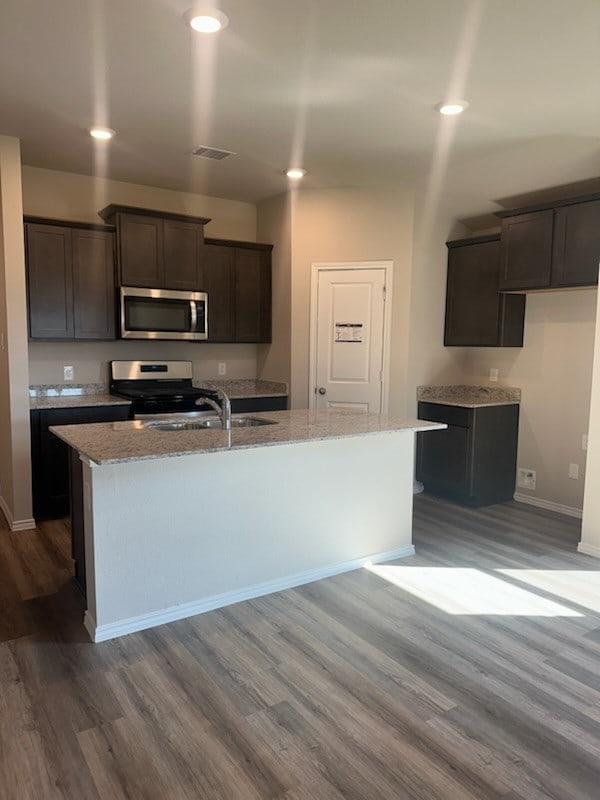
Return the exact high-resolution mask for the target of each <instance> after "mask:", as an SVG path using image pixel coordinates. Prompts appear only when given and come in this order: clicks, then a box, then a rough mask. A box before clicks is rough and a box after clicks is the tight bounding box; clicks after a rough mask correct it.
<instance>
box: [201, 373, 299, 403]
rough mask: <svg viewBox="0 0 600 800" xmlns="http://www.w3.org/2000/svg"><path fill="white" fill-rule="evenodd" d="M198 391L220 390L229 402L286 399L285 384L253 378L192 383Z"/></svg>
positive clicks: (286, 389)
mask: <svg viewBox="0 0 600 800" xmlns="http://www.w3.org/2000/svg"><path fill="white" fill-rule="evenodd" d="M194 386H197V387H198V388H199V389H222V390H223V391H224V392H225V393H226V394H227V396H228V397H229V398H230V399H231V400H240V399H242V398H253V397H287V395H288V387H287V384H286V383H278V382H276V381H259V380H255V379H254V378H237V379H231V380H228V381H227V380H210V381H209V380H201V379H197V380H195V381H194Z"/></svg>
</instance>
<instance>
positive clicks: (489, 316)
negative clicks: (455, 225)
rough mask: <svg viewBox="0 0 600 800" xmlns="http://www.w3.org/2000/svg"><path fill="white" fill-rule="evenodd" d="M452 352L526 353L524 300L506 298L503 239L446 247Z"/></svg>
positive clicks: (461, 241) (447, 340) (446, 337)
mask: <svg viewBox="0 0 600 800" xmlns="http://www.w3.org/2000/svg"><path fill="white" fill-rule="evenodd" d="M446 244H447V247H448V280H447V285H446V323H445V328H444V344H445V345H446V346H447V347H522V346H523V325H524V319H525V295H520V294H501V293H500V291H499V289H498V278H499V272H500V237H499V236H480V237H476V238H472V239H459V240H456V241H453V242H447V243H446Z"/></svg>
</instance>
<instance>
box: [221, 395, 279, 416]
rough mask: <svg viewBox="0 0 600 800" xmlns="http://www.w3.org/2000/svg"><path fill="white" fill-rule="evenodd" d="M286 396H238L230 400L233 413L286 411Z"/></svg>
mask: <svg viewBox="0 0 600 800" xmlns="http://www.w3.org/2000/svg"><path fill="white" fill-rule="evenodd" d="M287 405H288V399H287V397H238V398H234V399H233V400H232V401H231V410H232V412H233V413H234V414H241V413H249V412H252V411H255V412H256V411H286V410H287Z"/></svg>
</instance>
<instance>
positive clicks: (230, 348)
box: [29, 340, 256, 385]
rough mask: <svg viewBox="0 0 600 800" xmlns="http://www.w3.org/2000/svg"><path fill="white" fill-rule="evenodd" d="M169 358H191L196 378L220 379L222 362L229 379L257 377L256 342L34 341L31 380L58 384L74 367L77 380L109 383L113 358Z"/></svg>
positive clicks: (32, 343)
mask: <svg viewBox="0 0 600 800" xmlns="http://www.w3.org/2000/svg"><path fill="white" fill-rule="evenodd" d="M137 359H139V360H142V361H143V360H152V359H166V360H172V361H176V360H178V359H183V360H185V361H191V362H192V364H193V370H194V379H197V378H207V379H211V378H218V377H219V373H218V364H219V363H220V362H224V363H225V364H226V365H227V366H226V369H227V376H226V377H227V378H255V377H256V345H253V344H239V345H235V344H208V343H204V342H194V343H192V342H151V341H148V342H132V341H121V340H117V341H115V342H30V343H29V380H30V383H31V384H32V385H38V384H58V383H61V384H62V383H64V381H63V367H64V366H66V365H69V366H73V367H74V382H75V383H103V384H105V385H107V384H108V380H109V378H108V362H109V361H112V360H116V361H118V360H126V361H128V360H137Z"/></svg>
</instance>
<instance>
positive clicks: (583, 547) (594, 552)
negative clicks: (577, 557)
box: [577, 542, 600, 558]
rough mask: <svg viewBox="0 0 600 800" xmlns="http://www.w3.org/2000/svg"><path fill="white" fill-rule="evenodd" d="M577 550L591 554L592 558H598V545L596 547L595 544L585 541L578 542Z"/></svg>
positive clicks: (599, 555) (599, 556) (599, 553)
mask: <svg viewBox="0 0 600 800" xmlns="http://www.w3.org/2000/svg"><path fill="white" fill-rule="evenodd" d="M577 552H578V553H583V554H584V555H586V556H593V557H594V558H600V547H596V545H595V544H587V543H586V542H579V544H578V545H577Z"/></svg>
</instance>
